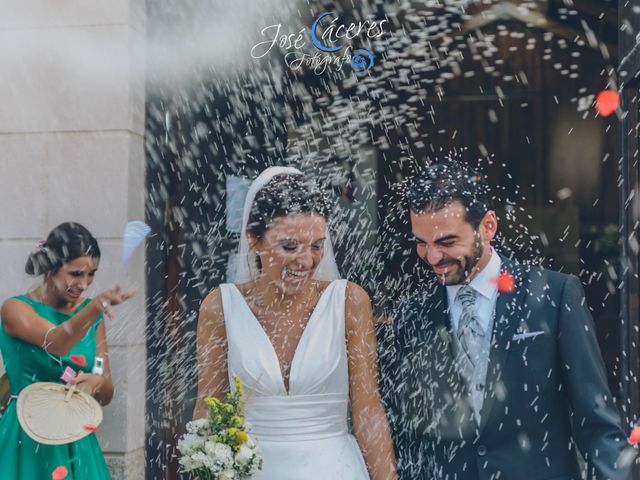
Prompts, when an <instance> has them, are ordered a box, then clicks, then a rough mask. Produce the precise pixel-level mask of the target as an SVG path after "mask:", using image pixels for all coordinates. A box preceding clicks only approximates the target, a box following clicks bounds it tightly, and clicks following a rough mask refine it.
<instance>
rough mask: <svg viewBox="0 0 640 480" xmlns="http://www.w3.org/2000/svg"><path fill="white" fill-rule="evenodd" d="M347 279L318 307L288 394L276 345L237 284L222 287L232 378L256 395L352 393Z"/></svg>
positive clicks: (297, 358) (331, 287) (295, 357)
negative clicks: (346, 328)
mask: <svg viewBox="0 0 640 480" xmlns="http://www.w3.org/2000/svg"><path fill="white" fill-rule="evenodd" d="M345 288H346V280H335V281H333V282H331V283H330V284H329V285H328V286H327V287H326V289H325V290H324V292H322V295H321V296H320V298H319V300H318V303H317V304H316V306H315V308H314V310H313V312H312V314H311V316H310V317H309V321H308V322H307V325H306V327H305V329H304V331H303V333H302V336H301V337H300V340H299V342H298V345H297V346H296V349H295V353H294V355H293V358H292V361H291V368H290V372H289V391H288V392H287V390H286V388H285V383H284V379H283V377H282V369H281V367H280V362H279V360H278V357H277V355H276V351H275V349H274V347H273V344H272V342H271V340H270V339H269V337H268V336H267V334H266V332H265V331H264V329H263V328H262V325H261V324H260V323H259V322H258V320H257V318H256V317H255V315H254V314H253V312H252V311H251V309H250V308H249V305H248V304H247V302H246V300H245V298H244V297H243V296H242V294H241V293H240V291H239V290H238V288H237V287H236V286H235V285H233V284H223V285H221V287H220V290H221V293H222V305H223V310H224V317H225V326H226V332H227V343H228V346H229V349H228V354H227V360H228V370H229V377H230V378H231V376H232V375H238V376H239V377H240V379H241V380H242V383H243V384H244V385H245V388H246V390H247V392H248V393H249V394H250V395H255V396H282V395H310V394H314V393H329V392H331V393H347V394H348V392H349V382H348V366H347V358H346V355H347V353H346V343H345V331H344V295H345Z"/></svg>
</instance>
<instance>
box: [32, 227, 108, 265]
mask: <svg viewBox="0 0 640 480" xmlns="http://www.w3.org/2000/svg"><path fill="white" fill-rule="evenodd" d="M87 256H88V257H92V258H95V259H96V260H99V259H100V247H98V241H97V240H96V239H95V238H94V237H93V235H91V233H89V230H87V229H86V228H85V227H83V226H82V225H80V224H79V223H74V222H66V223H62V224H60V225H58V226H57V227H56V228H54V229H53V230H51V232H50V233H49V235H48V236H47V239H46V240H45V241H43V242H39V243H38V248H37V249H36V251H35V252H33V253H31V254H30V255H29V258H27V264H26V265H25V267H24V270H25V272H26V273H27V274H28V275H51V274H54V273H56V272H57V271H58V270H59V269H60V267H62V265H64V264H65V263H67V262H70V261H72V260H75V259H76V258H80V257H87Z"/></svg>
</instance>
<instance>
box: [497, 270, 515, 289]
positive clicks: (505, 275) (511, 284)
mask: <svg viewBox="0 0 640 480" xmlns="http://www.w3.org/2000/svg"><path fill="white" fill-rule="evenodd" d="M493 282H494V283H495V284H496V286H497V287H498V291H499V292H500V293H513V292H515V290H516V281H515V280H514V279H513V275H511V274H510V273H509V272H501V273H500V276H499V277H498V278H494V279H493Z"/></svg>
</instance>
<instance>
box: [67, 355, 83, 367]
mask: <svg viewBox="0 0 640 480" xmlns="http://www.w3.org/2000/svg"><path fill="white" fill-rule="evenodd" d="M69 358H70V359H71V361H72V362H73V363H75V364H76V365H80V366H81V367H86V366H87V359H86V358H84V355H71V356H70V357H69Z"/></svg>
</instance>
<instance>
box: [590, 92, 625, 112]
mask: <svg viewBox="0 0 640 480" xmlns="http://www.w3.org/2000/svg"><path fill="white" fill-rule="evenodd" d="M619 106H620V95H618V92H614V91H613V90H602V91H601V92H600V93H599V94H598V96H597V97H596V110H597V111H598V113H599V114H600V115H602V116H603V117H608V116H609V115H611V114H612V113H613V112H615V111H616V110H617V109H618V107H619Z"/></svg>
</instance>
